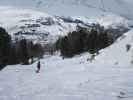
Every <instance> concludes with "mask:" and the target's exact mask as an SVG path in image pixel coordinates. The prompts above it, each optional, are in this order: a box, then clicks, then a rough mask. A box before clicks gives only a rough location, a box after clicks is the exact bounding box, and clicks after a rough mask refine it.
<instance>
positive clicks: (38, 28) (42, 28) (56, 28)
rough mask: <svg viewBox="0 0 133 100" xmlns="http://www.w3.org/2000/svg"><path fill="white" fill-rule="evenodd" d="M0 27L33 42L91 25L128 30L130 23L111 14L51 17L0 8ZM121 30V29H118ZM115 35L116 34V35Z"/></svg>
mask: <svg viewBox="0 0 133 100" xmlns="http://www.w3.org/2000/svg"><path fill="white" fill-rule="evenodd" d="M0 12H1V16H0V26H2V27H4V28H6V30H7V31H8V32H9V34H11V35H12V36H13V37H14V36H20V35H22V34H21V33H24V34H23V36H24V37H25V38H28V39H34V40H40V38H41V39H42V40H46V41H47V40H48V41H50V42H51V41H55V40H56V39H57V38H58V37H59V36H62V35H66V34H67V33H68V32H71V31H74V30H76V27H77V25H81V26H84V27H89V26H91V25H93V24H100V25H102V26H104V27H105V28H112V29H119V28H120V27H123V29H124V28H125V29H130V27H131V26H132V21H130V20H127V19H126V18H124V17H122V16H119V15H116V14H113V13H106V15H104V16H103V15H102V16H101V15H99V16H95V17H83V16H66V17H64V16H51V15H49V14H46V13H43V12H39V11H35V10H29V9H20V8H16V7H7V6H1V7H0ZM120 30H121V29H120ZM116 34H117V33H116Z"/></svg>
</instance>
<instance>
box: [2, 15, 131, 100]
mask: <svg viewBox="0 0 133 100" xmlns="http://www.w3.org/2000/svg"><path fill="white" fill-rule="evenodd" d="M8 14H9V13H8ZM111 18H112V17H111ZM114 18H116V17H114ZM107 19H108V18H107ZM109 19H110V18H109ZM118 19H121V18H119V17H118ZM2 21H3V20H2ZM113 21H114V20H113V18H112V21H111V19H110V21H109V22H110V23H111V25H116V23H113ZM117 21H118V20H117ZM101 22H102V23H103V25H105V26H106V25H108V24H109V23H108V22H107V20H106V21H105V23H104V20H102V19H101ZM114 22H116V21H114ZM123 22H124V23H125V21H123ZM117 24H118V23H117ZM120 24H122V23H120ZM2 25H4V24H2ZM10 25H12V24H11V23H10ZM109 25H110V24H109ZM124 25H127V23H126V24H124ZM7 26H8V25H7ZM51 29H52V28H51ZM126 45H131V48H130V50H129V51H127V50H126ZM90 58H91V55H90V54H89V53H87V52H86V53H83V54H80V55H77V56H75V57H73V58H70V59H67V58H65V59H62V57H61V56H60V55H59V54H58V53H57V54H56V55H53V56H50V55H44V58H43V59H41V60H40V61H41V70H40V73H36V66H37V62H35V63H34V64H32V65H9V66H7V67H5V68H4V69H3V70H2V71H0V100H132V99H133V63H132V61H133V29H130V30H129V31H128V32H126V33H124V34H123V35H122V36H121V37H120V38H118V39H117V40H116V42H115V43H114V44H112V45H111V46H109V47H107V48H105V49H103V50H100V53H99V55H97V56H96V57H95V58H94V60H92V61H89V60H88V59H90Z"/></svg>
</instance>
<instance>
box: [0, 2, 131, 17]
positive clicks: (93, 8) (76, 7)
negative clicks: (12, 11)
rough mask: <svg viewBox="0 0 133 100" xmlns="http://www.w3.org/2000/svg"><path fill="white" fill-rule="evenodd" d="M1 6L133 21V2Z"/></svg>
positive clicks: (14, 3) (2, 3)
mask: <svg viewBox="0 0 133 100" xmlns="http://www.w3.org/2000/svg"><path fill="white" fill-rule="evenodd" d="M0 5H6V6H7V5H8V6H17V7H20V8H32V9H36V10H40V11H44V12H47V13H49V14H51V15H65V16H66V15H67V16H68V15H70V16H98V15H99V14H100V15H102V14H103V12H113V13H116V14H119V15H122V16H125V17H127V18H132V19H133V11H132V6H133V1H132V0H56V1H55V0H0Z"/></svg>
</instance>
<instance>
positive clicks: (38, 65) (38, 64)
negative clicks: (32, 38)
mask: <svg viewBox="0 0 133 100" xmlns="http://www.w3.org/2000/svg"><path fill="white" fill-rule="evenodd" d="M40 68H41V64H40V61H38V63H37V70H36V72H37V73H39V72H40Z"/></svg>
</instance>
